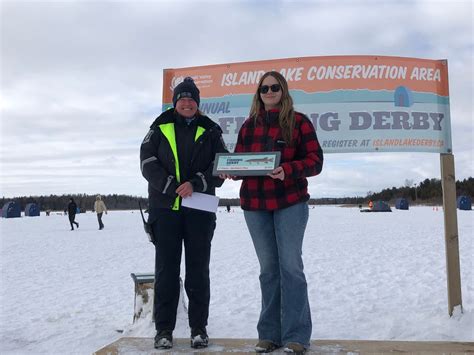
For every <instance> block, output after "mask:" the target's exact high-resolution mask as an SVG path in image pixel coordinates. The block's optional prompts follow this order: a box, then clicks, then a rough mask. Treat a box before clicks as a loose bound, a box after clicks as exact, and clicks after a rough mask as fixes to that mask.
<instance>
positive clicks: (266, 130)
mask: <svg viewBox="0 0 474 355" xmlns="http://www.w3.org/2000/svg"><path fill="white" fill-rule="evenodd" d="M249 116H250V117H249V118H248V119H247V120H246V121H245V122H244V124H243V125H242V127H241V129H240V131H239V136H238V140H237V145H236V148H235V152H236V153H243V152H268V151H280V152H281V160H280V166H278V167H277V168H276V169H275V170H273V171H272V173H270V174H268V175H267V176H249V177H243V178H242V186H241V188H240V204H241V207H242V209H243V210H244V215H245V221H246V223H247V227H248V229H249V232H250V235H251V237H252V241H253V244H254V246H255V251H256V253H257V257H258V260H259V263H260V288H261V292H262V309H261V313H260V318H259V321H258V325H257V330H258V335H259V342H258V344H257V345H256V348H255V350H256V351H257V352H271V351H273V350H274V349H276V348H279V347H282V346H284V347H285V348H284V350H285V352H294V353H300V354H302V353H304V352H305V351H306V349H308V348H309V346H310V339H311V332H312V323H311V312H310V308H309V302H308V292H307V284H306V278H305V275H304V271H303V261H302V245H303V237H304V232H305V229H306V224H307V221H308V202H307V201H308V200H309V194H308V181H307V179H306V178H307V177H309V176H315V175H318V174H319V173H320V172H321V169H322V166H323V152H322V149H321V147H320V145H319V142H318V138H317V137H316V132H315V129H314V127H313V125H312V123H311V121H310V120H309V119H308V117H306V116H305V115H304V114H302V113H299V112H295V111H294V109H293V100H292V98H291V96H290V93H289V90H288V84H287V82H286V80H285V78H284V77H283V76H282V75H281V74H280V73H278V72H275V71H271V72H267V73H265V74H264V75H263V76H262V78H261V79H260V81H259V84H258V88H257V91H256V93H255V95H254V98H253V102H252V107H251V109H250V115H249Z"/></svg>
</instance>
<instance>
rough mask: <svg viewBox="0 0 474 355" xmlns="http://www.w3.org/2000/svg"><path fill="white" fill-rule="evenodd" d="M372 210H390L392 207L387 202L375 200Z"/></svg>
mask: <svg viewBox="0 0 474 355" xmlns="http://www.w3.org/2000/svg"><path fill="white" fill-rule="evenodd" d="M372 212H392V209H391V208H390V206H389V205H388V203H386V202H384V201H375V202H374V207H372Z"/></svg>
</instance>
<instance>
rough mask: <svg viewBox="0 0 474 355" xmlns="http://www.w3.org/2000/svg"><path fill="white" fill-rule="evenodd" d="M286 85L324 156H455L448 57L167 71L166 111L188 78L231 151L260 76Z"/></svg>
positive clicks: (304, 60)
mask: <svg viewBox="0 0 474 355" xmlns="http://www.w3.org/2000/svg"><path fill="white" fill-rule="evenodd" d="M270 70H276V71H278V72H280V73H281V74H283V75H284V76H285V78H286V79H287V81H288V84H289V87H290V90H291V96H292V97H293V101H294V103H295V108H296V110H297V111H300V112H303V113H305V114H306V115H307V116H308V117H309V119H310V120H311V121H312V122H313V125H314V127H315V128H316V131H317V134H318V139H319V141H320V143H321V146H322V148H323V150H324V152H325V153H352V152H376V151H378V152H432V153H448V152H451V148H452V147H451V121H450V114H449V87H448V68H447V61H446V60H426V59H415V58H401V57H375V56H333V57H305V58H289V59H277V60H267V61H256V62H244V63H231V64H220V65H209V66H201V67H190V68H179V69H165V70H164V75H163V109H165V110H166V109H168V108H169V107H171V106H172V97H173V88H174V87H175V86H176V85H178V84H179V83H180V82H181V81H182V80H183V78H184V77H186V76H191V77H192V78H193V79H194V81H195V83H196V85H197V86H198V87H199V90H200V92H201V104H200V110H201V111H202V112H204V113H205V114H207V115H208V116H209V117H211V118H212V119H213V120H214V121H216V122H217V123H218V124H219V125H220V127H221V128H222V130H223V132H224V140H225V142H226V144H227V146H228V148H229V150H230V151H233V149H234V146H235V143H236V141H237V133H238V131H239V128H240V127H241V125H242V123H243V121H244V120H245V119H246V118H247V117H248V114H249V110H250V105H251V102H252V98H253V95H254V94H255V92H256V90H257V84H258V81H259V79H260V78H261V77H262V75H263V74H264V73H265V72H267V71H270Z"/></svg>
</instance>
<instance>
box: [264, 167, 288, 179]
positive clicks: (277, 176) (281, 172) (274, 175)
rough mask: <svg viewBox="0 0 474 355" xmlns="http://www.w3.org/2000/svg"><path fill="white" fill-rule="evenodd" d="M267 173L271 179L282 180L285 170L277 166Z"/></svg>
mask: <svg viewBox="0 0 474 355" xmlns="http://www.w3.org/2000/svg"><path fill="white" fill-rule="evenodd" d="M267 175H268V176H270V177H271V178H272V179H280V180H281V181H283V180H284V179H285V170H283V168H282V167H281V166H279V167H277V168H276V169H275V170H273V171H272V172H271V173H269V174H267Z"/></svg>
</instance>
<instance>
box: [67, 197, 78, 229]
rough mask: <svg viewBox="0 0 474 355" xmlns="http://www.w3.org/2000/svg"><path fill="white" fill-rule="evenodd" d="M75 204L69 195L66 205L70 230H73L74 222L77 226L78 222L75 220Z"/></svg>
mask: <svg viewBox="0 0 474 355" xmlns="http://www.w3.org/2000/svg"><path fill="white" fill-rule="evenodd" d="M76 211H77V205H76V203H75V202H74V199H73V198H72V197H71V198H70V199H69V203H68V205H67V215H68V217H69V223H70V224H71V230H72V231H73V230H74V224H75V225H76V227H77V228H79V223H77V222H76V221H75V219H76Z"/></svg>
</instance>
